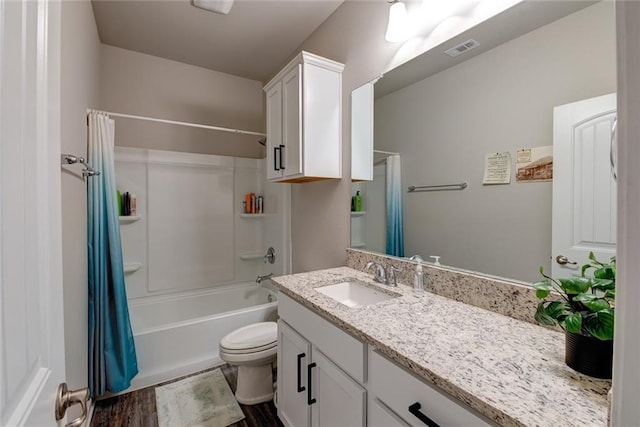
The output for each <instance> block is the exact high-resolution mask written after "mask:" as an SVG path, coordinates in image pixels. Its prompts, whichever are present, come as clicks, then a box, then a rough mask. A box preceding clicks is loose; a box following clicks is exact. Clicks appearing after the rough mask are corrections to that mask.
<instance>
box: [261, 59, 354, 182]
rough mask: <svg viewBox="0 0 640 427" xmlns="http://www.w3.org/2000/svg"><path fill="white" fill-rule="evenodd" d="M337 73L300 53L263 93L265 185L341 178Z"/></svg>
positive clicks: (336, 67) (328, 64)
mask: <svg viewBox="0 0 640 427" xmlns="http://www.w3.org/2000/svg"><path fill="white" fill-rule="evenodd" d="M343 69H344V65H343V64H340V63H338V62H335V61H331V60H329V59H326V58H322V57H320V56H317V55H314V54H311V53H308V52H304V51H303V52H301V53H300V54H299V55H298V56H297V57H296V58H295V59H293V60H292V61H291V62H290V63H289V64H288V65H287V66H286V67H285V68H284V69H282V71H280V72H279V73H278V74H277V75H276V76H275V77H274V78H273V79H272V80H271V81H270V82H269V83H267V85H266V86H265V87H264V91H265V92H266V98H267V102H266V104H267V146H266V148H267V179H268V180H269V181H272V182H308V181H317V180H321V179H332V178H341V177H342V70H343Z"/></svg>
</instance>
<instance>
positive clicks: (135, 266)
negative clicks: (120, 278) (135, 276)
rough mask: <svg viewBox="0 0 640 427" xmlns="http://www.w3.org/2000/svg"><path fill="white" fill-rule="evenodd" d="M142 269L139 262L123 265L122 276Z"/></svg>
mask: <svg viewBox="0 0 640 427" xmlns="http://www.w3.org/2000/svg"><path fill="white" fill-rule="evenodd" d="M141 267H142V263H141V262H128V263H126V264H125V265H124V274H131V273H135V272H136V271H138V270H140V268H141Z"/></svg>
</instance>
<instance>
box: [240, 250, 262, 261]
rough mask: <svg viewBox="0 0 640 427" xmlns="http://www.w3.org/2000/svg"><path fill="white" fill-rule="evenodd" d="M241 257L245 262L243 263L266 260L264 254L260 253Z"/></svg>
mask: <svg viewBox="0 0 640 427" xmlns="http://www.w3.org/2000/svg"><path fill="white" fill-rule="evenodd" d="M239 256H240V259H241V260H243V261H250V260H256V259H263V258H264V254H263V253H258V252H247V253H242V254H240V255H239Z"/></svg>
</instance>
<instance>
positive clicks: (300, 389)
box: [296, 353, 306, 393]
mask: <svg viewBox="0 0 640 427" xmlns="http://www.w3.org/2000/svg"><path fill="white" fill-rule="evenodd" d="M305 356H306V355H305V354H304V353H300V354H299V355H298V381H297V384H296V385H297V386H298V393H301V392H303V391H305V390H306V389H305V388H304V386H303V385H302V359H304V357H305Z"/></svg>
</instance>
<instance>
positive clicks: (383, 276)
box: [364, 261, 401, 287]
mask: <svg viewBox="0 0 640 427" xmlns="http://www.w3.org/2000/svg"><path fill="white" fill-rule="evenodd" d="M371 267H375V268H376V274H375V275H374V277H373V280H375V281H376V282H378V283H382V284H383V285H387V286H394V287H395V286H398V284H397V283H396V273H398V272H400V271H401V270H400V269H399V268H396V267H394V266H392V265H390V266H388V267H387V268H386V269H385V268H384V266H383V265H382V264H380V263H379V262H373V261H369V262H368V263H367V265H365V267H364V269H365V270H368V269H370V268H371Z"/></svg>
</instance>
